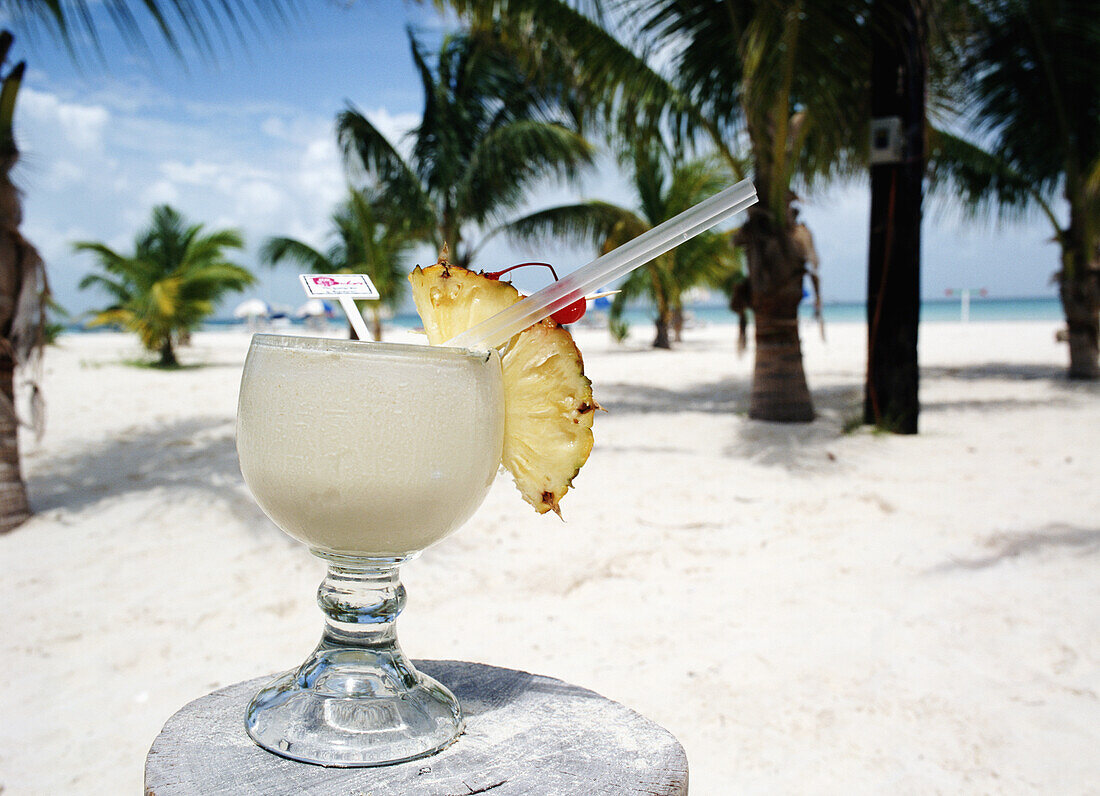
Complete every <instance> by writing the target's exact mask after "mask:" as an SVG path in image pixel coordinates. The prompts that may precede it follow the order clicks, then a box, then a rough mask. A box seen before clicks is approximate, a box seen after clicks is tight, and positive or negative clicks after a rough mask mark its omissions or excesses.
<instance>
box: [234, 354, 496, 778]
mask: <svg viewBox="0 0 1100 796" xmlns="http://www.w3.org/2000/svg"><path fill="white" fill-rule="evenodd" d="M502 390H503V386H502V378H501V364H500V358H499V356H498V355H497V353H496V352H495V351H492V352H485V351H481V352H471V351H466V350H461V349H454V348H432V347H428V346H409V345H393V344H382V343H360V342H351V341H347V340H327V339H318V338H299V337H283V336H275V335H257V336H255V337H254V338H253V341H252V345H251V347H250V349H249V353H248V358H247V360H246V361H245V367H244V375H243V378H242V381H241V393H240V402H239V405H238V415H237V452H238V454H239V457H240V464H241V472H242V473H243V474H244V478H245V481H246V482H247V484H248V486H249V489H251V491H252V494H253V495H254V496H255V498H256V502H257V503H258V504H259V505H260V507H261V508H262V509H263V510H264V512H265V513H267V515H268V516H269V517H271V519H272V520H273V521H274V522H275V524H276V525H278V526H279V527H280V528H282V529H283V530H284V531H286V532H287V533H288V534H290V535H291V536H293V537H294V538H295V539H298V540H299V541H301V542H303V543H305V544H306V545H308V546H309V548H310V550H311V551H312V552H313V553H314V554H316V555H318V556H321V557H322V558H325V559H327V560H328V562H329V568H328V574H327V576H326V578H325V580H324V581H323V582H322V583H321V586H320V588H319V590H318V596H317V600H318V603H319V605H320V606H321V609H322V611H324V613H325V620H326V623H325V629H324V634H323V636H322V638H321V642H320V644H319V645H318V646H317V648H316V649H315V650H314V652H313V654H312V655H311V656H310V657H309V659H308V660H306V662H305V663H304V664H302V666H300V667H299V668H298V669H297V670H295V671H292V672H288V673H286V674H284V675H282V676H280V677H279V678H277V679H276V680H275V681H274V682H272V683H271V684H269V685H268V686H267V687H265V688H264V689H263V690H262V691H261V692H260V693H259V694H258V695H257V696H256V698H255V699H254V700H253V701H252V703H251V705H249V708H248V712H247V716H246V726H247V728H248V732H249V734H250V735H251V736H252V738H253V739H254V740H255V741H256V742H257V743H259V744H260V745H261V746H263V747H265V748H267V749H269V750H271V751H273V752H276V753H277V754H281V755H283V756H285V757H290V758H293V759H296V760H302V761H306V762H311V763H320V764H323V765H334V766H365V765H383V764H386V763H394V762H399V761H401V760H408V759H411V758H415V757H419V756H422V755H426V754H430V753H432V752H435V751H437V750H439V749H441V748H443V747H445V746H447V745H448V744H449V743H451V741H453V740H454V739H455V738H456V737H457V736H458V734H459V733H460V732H461V730H462V718H461V713H460V710H459V706H458V703H457V701H456V700H455V698H454V696H453V695H452V694H451V693H450V692H449V691H447V689H446V688H444V687H443V686H441V685H440V684H439V683H437V682H435V681H434V680H432V679H430V678H428V677H426V676H424V675H421V674H420V673H419V672H417V671H416V670H415V668H414V667H413V666H412V663H411V662H410V661H409V660H408V659H407V658H406V657H405V656H404V654H403V653H402V652H401V649H400V647H399V646H398V644H397V637H396V632H395V626H394V622H395V620H396V618H397V615H398V614H399V613H400V611H401V609H402V607H403V605H404V602H405V590H404V587H403V586H401V583H400V581H399V579H398V567H399V566H400V564H401V563H402V562H403V561H406V560H408V559H409V558H410V557H412V556H414V555H416V553H417V552H419V551H420V550H423V549H424V548H425V547H427V546H428V545H430V544H432V543H433V542H436V541H438V540H439V539H441V538H443V537H444V536H446V535H447V534H449V533H450V532H452V531H453V530H455V529H456V528H457V527H459V526H460V525H461V524H462V523H463V522H465V521H466V520H467V519H468V518H469V517H470V515H471V514H473V512H474V511H475V510H476V509H477V507H478V506H479V505H480V504H481V501H482V500H483V499H484V497H485V494H486V492H487V491H488V489H489V487H490V485H491V484H492V481H493V477H494V476H495V474H496V472H497V469H498V467H499V466H500V461H501V447H502V439H503V434H504V397H503V393H502Z"/></svg>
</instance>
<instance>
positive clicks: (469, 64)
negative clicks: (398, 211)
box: [337, 30, 592, 266]
mask: <svg viewBox="0 0 1100 796" xmlns="http://www.w3.org/2000/svg"><path fill="white" fill-rule="evenodd" d="M409 43H410V45H411V47H412V55H413V61H414V62H415V64H416V68H417V71H418V74H419V76H420V79H421V82H422V84H423V89H424V112H423V117H422V119H421V122H420V125H419V126H418V127H417V128H416V129H415V130H413V131H412V132H411V133H410V134H409V135H410V137H411V139H412V146H411V151H410V154H409V157H408V158H407V159H406V158H405V157H403V156H402V155H401V153H400V152H399V151H398V150H397V148H396V147H395V146H394V145H393V144H391V143H390V142H389V141H388V140H387V139H386V138H385V136H383V135H382V134H381V133H380V132H379V131H378V130H377V129H376V128H375V127H374V125H372V124H371V123H370V121H368V120H367V118H366V117H365V116H364V115H363V114H361V113H360V112H359V111H357V110H356V109H355V108H354V107H349V108H348V109H347V110H346V111H344V112H343V113H341V114H340V115H339V117H338V118H337V134H338V137H339V141H340V145H341V147H342V148H343V151H344V156H345V162H346V163H347V165H348V170H349V172H350V173H351V174H353V175H356V176H357V175H359V174H361V173H362V172H364V171H365V172H366V173H367V174H368V175H370V176H372V177H373V178H374V179H375V180H376V181H377V183H378V185H379V186H380V187H381V190H382V199H383V200H384V201H385V202H387V203H389V204H392V205H394V206H399V207H402V208H405V209H406V210H407V211H408V213H409V214H410V217H411V218H413V219H414V220H415V224H414V226H416V227H418V228H421V229H423V230H425V233H424V238H425V240H427V241H429V242H430V243H432V244H433V245H434V246H435V247H436V248H437V249H440V250H441V249H443V248H444V247H446V248H447V249H448V250H449V251H450V254H451V261H452V262H454V263H456V264H458V265H462V266H468V265H469V264H470V262H471V259H472V257H473V254H474V252H475V251H476V247H475V246H473V245H471V243H470V241H469V238H470V236H471V234H472V233H473V228H474V227H484V226H485V225H489V224H492V223H495V222H499V221H500V220H501V219H502V217H503V215H504V214H505V213H506V212H507V211H509V210H511V209H513V208H514V207H516V206H517V205H518V204H519V203H520V202H521V201H522V200H523V199H524V198H525V196H526V194H527V191H528V190H529V189H530V188H531V187H532V186H533V185H534V184H535V183H536V182H538V181H540V180H542V179H544V178H546V177H548V176H549V177H556V178H567V179H571V178H574V177H576V176H577V174H578V173H579V170H580V169H581V168H582V167H584V166H587V165H589V164H590V163H591V160H592V148H591V146H590V145H589V144H588V142H587V141H585V139H584V138H583V137H582V136H581V135H580V134H579V133H578V132H577V131H576V130H575V129H572V128H571V127H569V126H567V124H566V117H565V114H563V113H558V112H556V111H555V108H554V105H553V103H551V102H550V101H549V100H548V99H547V98H546V97H545V96H543V94H542V92H541V91H539V90H538V89H537V87H536V86H535V85H534V84H532V83H531V82H529V81H527V80H525V78H524V76H523V74H522V73H521V72H520V71H519V69H518V68H517V65H516V62H515V58H514V57H513V55H512V54H511V53H510V52H509V51H508V50H506V49H505V48H504V47H503V45H502V44H501V41H500V39H499V37H497V36H496V35H495V34H494V33H493V32H492V31H488V30H487V31H480V32H475V33H466V34H451V35H448V36H446V37H445V38H444V40H443V43H442V45H441V47H440V49H439V52H438V54H437V57H436V63H435V66H434V68H433V67H432V66H431V65H429V63H428V58H427V55H426V54H425V53H424V51H423V50H422V48H421V46H420V44H419V43H418V42H417V41H416V38H415V37H414V36H413V35H412V33H411V32H410V33H409Z"/></svg>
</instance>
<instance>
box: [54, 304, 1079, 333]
mask: <svg viewBox="0 0 1100 796" xmlns="http://www.w3.org/2000/svg"><path fill="white" fill-rule="evenodd" d="M687 309H688V312H689V316H688V317H689V319H690V322H691V323H695V324H734V323H737V316H736V315H734V314H733V313H732V312H730V310H729V308H728V307H726V305H725V304H711V303H707V304H694V305H689V306H688V308H687ZM823 309H824V313H825V321H826V322H827V323H865V322H866V320H867V307H866V304H864V303H863V302H861V301H850V302H847V301H840V302H832V303H826V304H825V305H824V308H823ZM961 310H962V308H961V305H960V302H959V300H958V299H955V300H951V299H934V300H926V301H924V302H922V303H921V322H922V323H936V322H944V321H947V322H951V321H959V320H961V314H962V312H961ZM589 312H590V314H592V315H593V317H592V318H591V320H592V321H594V322H596V323H598V322H599V315H598V314H595V313H593V311H592V310H590V311H589ZM801 314H802V316H803V317H804V318H811V317H812V316H813V308H812V307H811V306H810V304H809V302H804V303H803V305H802V307H801ZM624 317H625V320H626V321H627V322H628V323H630V324H631V325H641V324H648V323H652V322H653V310H652V309H651V308H649V307H645V306H638V307H630V308H628V309H627V310H626V312H625V313H624ZM1062 318H1063V315H1062V305H1061V303H1060V302H1059V301H1058V299H1057V298H1054V297H1042V298H976V297H975V298H971V301H970V320H971V321H974V322H987V321H994V322H995V321H1060V320H1062ZM336 322H337V321H336V320H333V321H332V323H336ZM282 323H283V324H287V323H289V324H290V325H291V326H298V325H301V324H302V321H299V320H297V319H293V318H289V319H286V320H284V321H283V322H282ZM387 325H390V326H397V327H401V328H408V329H415V328H418V327H419V326H420V319H419V318H418V317H417V315H416V313H414V312H402V313H398V314H397V315H396V316H395V317H394V318H392V319H391V320H389V321H387ZM244 326H245V323H244V321H241V320H236V319H233V318H215V319H211V320H209V321H207V322H206V323H205V324H204V325H203V328H204V329H207V330H210V331H216V330H227V329H233V328H244ZM100 330H102V327H100V328H94V329H85V328H84V327H83V326H82V325H81V324H72V325H70V326H69V327H68V331H71V332H90V333H94V332H96V331H100Z"/></svg>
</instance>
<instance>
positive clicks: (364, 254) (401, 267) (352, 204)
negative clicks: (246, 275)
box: [259, 190, 418, 340]
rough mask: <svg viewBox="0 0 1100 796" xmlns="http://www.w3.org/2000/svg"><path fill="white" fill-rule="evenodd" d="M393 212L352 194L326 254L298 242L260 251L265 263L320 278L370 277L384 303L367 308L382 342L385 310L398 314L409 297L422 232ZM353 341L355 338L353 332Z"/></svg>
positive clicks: (271, 242) (278, 241)
mask: <svg viewBox="0 0 1100 796" xmlns="http://www.w3.org/2000/svg"><path fill="white" fill-rule="evenodd" d="M394 209H395V208H393V207H392V206H390V205H387V204H385V203H383V202H382V201H380V200H379V199H378V198H377V196H376V197H375V198H374V199H371V198H370V197H369V196H368V195H366V194H364V193H363V192H361V191H356V190H351V191H349V196H348V199H347V201H346V202H344V204H342V205H341V206H340V207H339V208H338V209H337V211H336V212H335V213H333V215H332V233H333V234H332V243H331V244H330V245H329V247H328V248H327V249H326V250H325V251H324V252H320V251H318V250H317V249H315V248H313V247H312V246H310V245H309V244H308V243H303V242H302V241H299V240H295V239H294V238H284V237H275V238H268V239H267V240H266V241H265V242H264V245H263V246H262V247H261V248H260V252H259V256H260V260H261V261H262V262H265V263H267V264H268V265H276V264H277V263H280V262H282V261H284V260H289V261H291V262H294V263H297V264H298V265H300V266H301V267H303V268H305V269H307V270H309V271H312V272H313V273H315V274H366V275H367V276H369V277H370V279H371V281H372V282H373V283H374V286H375V287H376V288H377V289H378V295H379V300H378V301H371V302H365V303H366V304H367V305H368V306H369V308H370V310H371V334H372V335H373V337H374V339H375V340H381V339H382V313H381V309H380V306H379V305H381V306H383V307H388V308H389V309H391V310H395V311H396V310H397V309H398V307H400V306H401V301H402V299H404V297H405V287H406V285H407V284H408V280H407V279H406V278H405V277H406V276H407V274H408V270H409V269H408V267H407V266H406V264H405V258H406V256H407V255H408V254H409V252H410V250H411V249H412V247H413V244H414V242H415V240H416V238H417V237H418V236H417V230H416V229H415V227H414V226H413V225H412V224H411V222H410V221H409V220H408V219H401V218H394V217H393V216H392V211H393V210H394ZM351 335H352V337H353V338H354V337H355V330H354V328H352V330H351Z"/></svg>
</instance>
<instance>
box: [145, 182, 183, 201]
mask: <svg viewBox="0 0 1100 796" xmlns="http://www.w3.org/2000/svg"><path fill="white" fill-rule="evenodd" d="M179 197H180V192H179V189H177V188H176V185H175V183H173V182H171V181H170V180H157V181H156V182H154V183H153V184H152V185H150V186H149V187H147V188H146V189H145V190H144V191H142V195H141V198H142V201H143V202H144V203H145V204H147V205H170V204H174V203H175V202H178V201H179Z"/></svg>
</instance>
